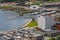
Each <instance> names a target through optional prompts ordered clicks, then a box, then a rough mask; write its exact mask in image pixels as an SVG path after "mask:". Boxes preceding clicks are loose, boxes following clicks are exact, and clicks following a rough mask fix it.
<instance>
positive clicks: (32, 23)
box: [27, 21, 38, 27]
mask: <svg viewBox="0 0 60 40" xmlns="http://www.w3.org/2000/svg"><path fill="white" fill-rule="evenodd" d="M34 26H38V23H37V22H36V21H31V22H30V23H29V24H28V25H27V27H34Z"/></svg>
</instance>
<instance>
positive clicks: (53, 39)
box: [48, 37, 56, 40]
mask: <svg viewBox="0 0 60 40" xmlns="http://www.w3.org/2000/svg"><path fill="white" fill-rule="evenodd" d="M48 40H56V39H55V38H54V37H50V38H49V39H48Z"/></svg>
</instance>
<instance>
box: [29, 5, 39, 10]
mask: <svg viewBox="0 0 60 40" xmlns="http://www.w3.org/2000/svg"><path fill="white" fill-rule="evenodd" d="M39 8H40V7H39V6H38V5H31V6H30V7H29V9H31V10H38V9H39Z"/></svg>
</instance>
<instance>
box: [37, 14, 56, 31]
mask: <svg viewBox="0 0 60 40" xmlns="http://www.w3.org/2000/svg"><path fill="white" fill-rule="evenodd" d="M54 24H55V20H54V17H53V16H52V15H50V14H43V15H39V17H38V27H39V28H41V29H43V30H47V29H51V26H53V25H54Z"/></svg>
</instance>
